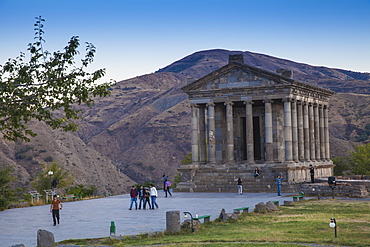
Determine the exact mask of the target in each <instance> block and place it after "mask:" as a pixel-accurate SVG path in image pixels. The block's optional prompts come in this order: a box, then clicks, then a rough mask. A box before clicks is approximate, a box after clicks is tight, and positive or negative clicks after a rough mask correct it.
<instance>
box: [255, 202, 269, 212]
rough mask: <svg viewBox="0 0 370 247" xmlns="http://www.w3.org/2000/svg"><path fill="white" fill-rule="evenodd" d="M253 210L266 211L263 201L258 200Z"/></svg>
mask: <svg viewBox="0 0 370 247" xmlns="http://www.w3.org/2000/svg"><path fill="white" fill-rule="evenodd" d="M254 211H255V212H256V213H266V211H267V209H266V204H265V203H263V202H260V203H258V204H257V205H256V206H255V208H254Z"/></svg>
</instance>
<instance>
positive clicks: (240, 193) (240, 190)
mask: <svg viewBox="0 0 370 247" xmlns="http://www.w3.org/2000/svg"><path fill="white" fill-rule="evenodd" d="M242 183H243V180H242V178H241V177H239V178H238V194H239V195H242V194H243V186H242Z"/></svg>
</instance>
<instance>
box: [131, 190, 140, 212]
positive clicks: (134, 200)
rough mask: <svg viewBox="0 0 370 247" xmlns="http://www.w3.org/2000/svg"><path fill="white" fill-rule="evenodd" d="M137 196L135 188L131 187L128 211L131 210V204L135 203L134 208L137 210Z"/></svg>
mask: <svg viewBox="0 0 370 247" xmlns="http://www.w3.org/2000/svg"><path fill="white" fill-rule="evenodd" d="M137 195H138V191H137V189H136V188H135V186H132V187H131V190H130V197H131V200H130V208H129V210H131V209H132V204H133V203H134V202H135V207H136V209H137Z"/></svg>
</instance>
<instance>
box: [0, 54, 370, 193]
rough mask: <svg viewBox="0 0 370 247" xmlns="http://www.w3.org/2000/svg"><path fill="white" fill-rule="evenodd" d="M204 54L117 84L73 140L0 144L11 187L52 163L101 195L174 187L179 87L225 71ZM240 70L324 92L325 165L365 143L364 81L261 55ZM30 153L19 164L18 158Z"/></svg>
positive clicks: (179, 145)
mask: <svg viewBox="0 0 370 247" xmlns="http://www.w3.org/2000/svg"><path fill="white" fill-rule="evenodd" d="M236 53H241V52H240V51H227V50H209V51H201V52H196V53H194V54H191V55H189V56H187V57H185V58H183V59H180V60H179V61H176V62H174V63H173V64H171V65H169V66H167V67H165V68H163V69H160V70H159V71H157V72H156V73H153V74H148V75H143V76H140V77H136V78H132V79H129V80H125V81H120V82H117V84H116V85H114V86H113V87H112V89H111V92H112V94H111V96H110V97H106V98H99V99H96V102H95V105H94V106H92V107H90V108H87V107H82V106H79V107H80V109H81V110H83V120H80V121H79V124H80V128H79V130H78V131H77V132H76V133H61V132H60V131H51V130H50V129H49V128H47V127H46V126H44V125H42V124H40V123H35V124H34V126H35V128H36V130H37V131H38V133H39V136H37V137H36V138H34V139H33V140H32V141H31V142H30V143H9V142H5V141H2V142H1V143H0V155H1V157H2V159H3V164H2V165H5V164H11V165H13V166H15V168H16V172H15V174H17V176H18V177H20V179H19V180H18V183H17V185H18V186H27V188H29V187H30V186H29V182H30V180H31V179H32V178H34V177H35V176H36V174H37V173H38V172H40V170H41V166H40V165H39V163H47V162H46V161H45V158H46V157H48V156H51V157H52V158H53V159H54V160H55V161H57V162H58V163H59V164H60V165H62V166H63V167H64V168H65V169H68V170H69V171H70V172H71V173H72V174H74V175H75V183H82V184H88V185H91V184H93V185H96V186H97V187H98V188H99V190H100V191H105V192H110V193H114V194H118V193H123V192H127V187H128V186H130V185H131V184H133V183H134V182H138V183H141V182H145V181H153V182H155V183H159V182H160V178H161V177H162V174H163V173H166V174H168V175H170V179H173V178H174V176H175V175H176V173H177V170H176V169H177V167H178V166H179V165H180V162H181V160H182V159H183V157H184V156H185V155H187V154H188V153H189V152H190V108H189V106H188V100H187V96H186V95H185V93H183V92H182V91H181V87H183V86H184V85H186V84H187V81H188V79H189V78H193V79H198V78H201V77H202V76H204V75H206V74H208V73H210V72H212V71H214V70H216V69H218V68H220V67H222V66H224V65H225V64H226V63H227V61H228V56H229V54H236ZM243 55H244V61H245V63H247V64H249V65H251V66H255V67H260V68H262V69H265V70H269V71H272V72H274V71H276V69H279V68H284V69H290V70H292V71H293V72H294V76H293V77H294V79H296V80H300V81H303V82H306V83H309V84H312V85H316V86H320V87H323V88H328V89H331V90H333V91H335V92H337V94H335V95H334V96H333V97H332V99H331V101H330V105H331V109H330V132H331V154H332V157H335V156H339V155H344V154H346V153H347V152H348V151H349V150H352V149H353V145H355V144H361V143H366V142H368V141H369V134H370V125H369V123H370V104H369V103H370V102H369V101H370V99H369V94H370V74H369V73H358V72H352V71H345V70H340V69H331V68H325V67H317V66H310V65H307V64H302V63H295V62H293V61H289V60H285V59H279V58H275V57H271V56H267V55H263V54H256V53H251V52H243ZM27 145H28V146H30V147H31V149H30V148H28V149H29V150H28V151H27V152H25V153H24V156H25V157H28V158H23V159H19V157H18V158H16V157H17V154H19V150H27V148H26V149H22V147H23V148H24V147H25V146H27Z"/></svg>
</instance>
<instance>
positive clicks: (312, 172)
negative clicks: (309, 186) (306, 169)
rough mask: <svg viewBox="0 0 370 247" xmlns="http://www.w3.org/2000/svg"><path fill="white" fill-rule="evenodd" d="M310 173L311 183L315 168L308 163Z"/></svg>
mask: <svg viewBox="0 0 370 247" xmlns="http://www.w3.org/2000/svg"><path fill="white" fill-rule="evenodd" d="M310 175H311V183H314V182H315V168H313V166H312V165H310Z"/></svg>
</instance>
